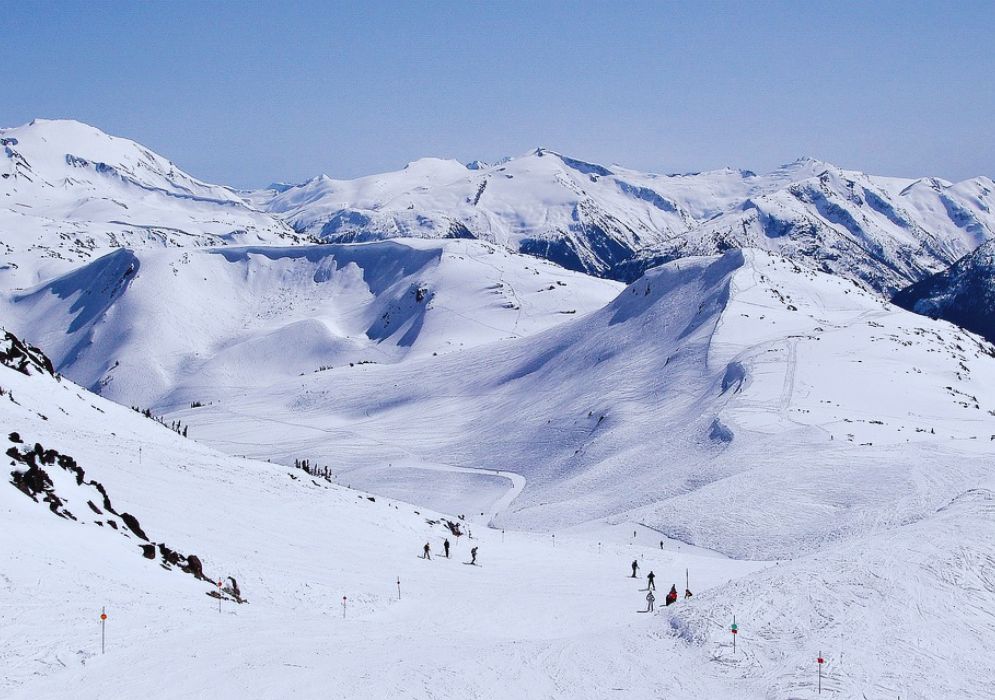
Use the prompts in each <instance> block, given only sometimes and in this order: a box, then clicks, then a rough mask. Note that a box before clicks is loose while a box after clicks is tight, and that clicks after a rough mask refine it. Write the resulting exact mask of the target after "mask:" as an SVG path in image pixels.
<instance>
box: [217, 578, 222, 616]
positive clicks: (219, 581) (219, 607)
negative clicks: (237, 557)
mask: <svg viewBox="0 0 995 700" xmlns="http://www.w3.org/2000/svg"><path fill="white" fill-rule="evenodd" d="M221 586H222V583H221V579H218V614H219V615H220V614H221Z"/></svg>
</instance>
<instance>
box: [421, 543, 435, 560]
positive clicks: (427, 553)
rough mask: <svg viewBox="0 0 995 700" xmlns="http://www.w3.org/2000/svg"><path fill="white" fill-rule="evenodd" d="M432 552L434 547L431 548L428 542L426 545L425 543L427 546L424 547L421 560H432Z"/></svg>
mask: <svg viewBox="0 0 995 700" xmlns="http://www.w3.org/2000/svg"><path fill="white" fill-rule="evenodd" d="M431 551H432V547H431V546H430V545H429V543H428V542H426V543H425V546H424V547H422V555H421V558H422V559H431V558H432V554H431Z"/></svg>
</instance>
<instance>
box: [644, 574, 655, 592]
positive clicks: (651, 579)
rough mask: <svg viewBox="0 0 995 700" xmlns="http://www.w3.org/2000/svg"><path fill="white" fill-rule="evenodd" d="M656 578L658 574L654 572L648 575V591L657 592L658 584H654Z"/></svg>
mask: <svg viewBox="0 0 995 700" xmlns="http://www.w3.org/2000/svg"><path fill="white" fill-rule="evenodd" d="M655 578H656V574H654V573H653V572H652V571H651V572H649V573H648V574H646V581H647V582H648V583H647V584H646V590H647V591H648V590H650V589H651V588H652V589H653V590H654V591H655V590H656V583H654V582H653V579H655Z"/></svg>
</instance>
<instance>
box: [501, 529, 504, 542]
mask: <svg viewBox="0 0 995 700" xmlns="http://www.w3.org/2000/svg"><path fill="white" fill-rule="evenodd" d="M501 544H504V528H501Z"/></svg>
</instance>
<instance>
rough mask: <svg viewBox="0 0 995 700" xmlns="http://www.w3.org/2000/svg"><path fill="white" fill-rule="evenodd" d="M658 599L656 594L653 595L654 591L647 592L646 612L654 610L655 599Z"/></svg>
mask: <svg viewBox="0 0 995 700" xmlns="http://www.w3.org/2000/svg"><path fill="white" fill-rule="evenodd" d="M655 600H656V596H655V595H653V591H650V592H649V593H647V594H646V612H653V601H655Z"/></svg>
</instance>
